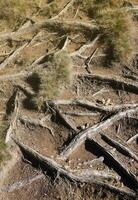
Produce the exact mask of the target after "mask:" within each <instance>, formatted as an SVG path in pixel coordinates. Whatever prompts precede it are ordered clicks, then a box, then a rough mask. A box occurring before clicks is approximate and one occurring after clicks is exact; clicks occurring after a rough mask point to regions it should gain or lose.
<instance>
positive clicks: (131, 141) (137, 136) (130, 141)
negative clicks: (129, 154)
mask: <svg viewBox="0 0 138 200" xmlns="http://www.w3.org/2000/svg"><path fill="white" fill-rule="evenodd" d="M137 139H138V134H136V135H134V136H133V137H131V138H130V139H129V140H128V141H127V144H131V143H133V142H134V141H136V140H137Z"/></svg>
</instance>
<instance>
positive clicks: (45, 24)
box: [0, 19, 98, 41]
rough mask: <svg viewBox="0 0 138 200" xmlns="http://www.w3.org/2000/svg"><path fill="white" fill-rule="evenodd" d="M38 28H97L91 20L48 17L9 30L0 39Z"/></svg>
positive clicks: (93, 29)
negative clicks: (18, 28)
mask: <svg viewBox="0 0 138 200" xmlns="http://www.w3.org/2000/svg"><path fill="white" fill-rule="evenodd" d="M40 29H49V30H51V29H52V30H55V31H56V32H57V31H58V30H60V31H61V30H64V31H73V32H78V31H81V32H92V31H95V30H97V29H98V28H97V26H96V25H94V24H92V23H91V22H90V23H89V22H83V21H63V20H52V19H48V20H46V21H42V22H37V23H34V24H32V25H31V26H29V27H26V28H22V29H21V30H18V31H17V32H11V33H7V34H4V35H0V41H4V40H5V41H6V40H14V38H17V37H21V36H22V35H25V34H29V33H34V32H35V33H37V32H38V31H40Z"/></svg>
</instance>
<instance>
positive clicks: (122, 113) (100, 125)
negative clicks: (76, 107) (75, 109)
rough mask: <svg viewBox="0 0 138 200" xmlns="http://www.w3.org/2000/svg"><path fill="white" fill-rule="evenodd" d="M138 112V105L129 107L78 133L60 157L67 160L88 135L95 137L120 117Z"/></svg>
mask: <svg viewBox="0 0 138 200" xmlns="http://www.w3.org/2000/svg"><path fill="white" fill-rule="evenodd" d="M136 112H138V106H137V107H135V108H131V109H127V110H124V111H120V112H118V113H117V114H114V115H112V116H111V117H110V118H108V119H106V120H105V121H102V122H100V123H98V124H96V125H94V126H91V127H89V128H87V129H85V130H83V131H81V132H80V133H79V134H78V135H76V136H75V137H74V138H73V139H72V141H71V142H70V144H69V145H68V146H67V147H65V148H64V149H63V151H62V152H61V153H60V158H61V159H63V160H65V159H67V158H68V157H69V155H70V154H71V153H72V152H73V151H75V149H77V148H78V147H79V146H80V145H81V144H82V143H83V142H84V141H85V140H86V138H87V137H93V136H94V135H95V134H96V133H97V132H100V131H102V130H104V129H107V128H108V127H109V126H111V125H112V124H113V123H115V122H117V121H119V120H120V119H122V118H124V117H126V116H127V115H128V114H132V113H136Z"/></svg>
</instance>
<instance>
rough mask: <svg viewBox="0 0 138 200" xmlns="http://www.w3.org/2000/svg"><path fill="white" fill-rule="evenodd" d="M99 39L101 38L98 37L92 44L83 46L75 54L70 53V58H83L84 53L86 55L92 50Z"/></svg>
mask: <svg viewBox="0 0 138 200" xmlns="http://www.w3.org/2000/svg"><path fill="white" fill-rule="evenodd" d="M99 37H100V36H99V35H98V36H97V37H96V38H95V39H94V40H93V41H92V42H89V43H88V44H85V45H83V46H81V47H80V48H79V49H78V50H77V51H74V52H73V53H70V56H72V57H74V56H82V53H84V52H85V51H86V50H87V49H89V48H92V47H93V46H94V45H95V44H96V42H97V41H98V39H99ZM82 57H83V56H82ZM84 58H87V56H86V57H84Z"/></svg>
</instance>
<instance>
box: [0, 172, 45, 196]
mask: <svg viewBox="0 0 138 200" xmlns="http://www.w3.org/2000/svg"><path fill="white" fill-rule="evenodd" d="M42 178H45V175H44V174H38V175H36V176H33V177H28V178H26V179H24V180H21V181H18V182H15V183H13V184H10V185H9V184H8V185H4V186H3V187H2V188H0V192H13V191H14V190H19V189H20V188H22V187H25V186H28V185H30V184H32V183H33V182H35V181H37V180H39V179H42Z"/></svg>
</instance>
